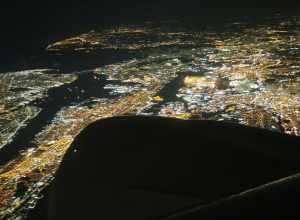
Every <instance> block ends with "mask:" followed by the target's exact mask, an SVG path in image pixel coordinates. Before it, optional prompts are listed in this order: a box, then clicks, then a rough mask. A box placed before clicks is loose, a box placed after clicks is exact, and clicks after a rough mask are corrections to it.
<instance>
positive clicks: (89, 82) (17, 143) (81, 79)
mask: <svg viewBox="0 0 300 220" xmlns="http://www.w3.org/2000/svg"><path fill="white" fill-rule="evenodd" d="M106 84H107V81H106V77H105V76H103V75H101V76H99V75H96V74H94V73H92V72H84V73H81V74H79V75H78V79H76V80H75V81H74V82H72V83H69V84H64V85H62V86H60V87H55V88H51V89H50V90H49V91H48V98H47V99H46V100H45V101H41V102H37V101H35V102H33V103H31V104H33V105H35V106H38V107H40V108H41V109H42V110H41V112H40V113H39V114H38V115H37V116H36V117H35V118H33V119H32V120H30V122H29V123H28V124H27V125H26V126H25V127H24V128H22V129H20V130H19V131H18V132H17V134H16V136H15V137H14V138H13V140H12V142H10V143H8V144H7V145H6V146H4V147H3V148H2V149H0V155H1V157H0V165H4V164H5V163H7V162H9V161H10V160H12V159H13V158H15V157H17V156H18V154H19V152H20V151H22V150H26V149H28V147H32V146H34V145H33V143H32V140H33V139H34V137H35V135H36V134H37V133H38V132H40V131H41V130H42V129H43V127H45V126H46V125H47V124H49V123H50V122H51V120H52V119H53V118H54V117H55V115H56V113H57V112H58V111H59V110H60V109H62V108H63V107H65V106H70V105H71V104H72V103H79V102H81V101H84V100H86V99H88V98H90V97H98V98H103V97H105V98H107V97H111V95H110V94H109V90H105V89H104V88H103V87H104V85H106Z"/></svg>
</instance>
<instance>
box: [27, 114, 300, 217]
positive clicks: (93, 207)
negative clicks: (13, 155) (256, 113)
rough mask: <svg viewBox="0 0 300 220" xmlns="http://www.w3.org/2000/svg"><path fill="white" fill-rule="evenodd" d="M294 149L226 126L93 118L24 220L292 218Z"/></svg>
mask: <svg viewBox="0 0 300 220" xmlns="http://www.w3.org/2000/svg"><path fill="white" fill-rule="evenodd" d="M299 144H300V139H299V137H295V136H289V135H284V134H280V133H277V132H271V131H268V130H264V129H258V128H253V127H246V126H241V125H238V124H231V123H221V122H213V121H193V120H187V121H186V120H178V119H171V118H161V117H141V116H140V117H114V118H109V119H104V120H100V121H98V122H95V123H93V124H91V125H89V126H88V127H87V128H86V129H85V130H83V131H82V132H81V133H80V134H79V135H78V136H77V137H76V139H75V140H74V142H73V144H72V145H71V147H70V148H69V149H68V151H67V153H66V155H65V157H64V159H63V162H62V164H61V166H60V168H59V170H58V172H57V174H56V176H55V180H54V182H53V183H52V185H51V188H50V189H48V190H50V193H48V196H47V197H46V198H45V199H44V200H43V202H41V203H40V204H39V206H38V208H36V209H35V211H34V212H33V213H31V215H30V219H35V218H36V219H41V218H42V219H50V220H51V219H55V220H60V219H74V220H76V219H92V218H95V217H97V218H99V219H100V218H101V219H102V218H104V219H119V218H126V219H138V220H141V219H185V220H187V219H216V218H221V217H222V218H224V217H231V218H238V219H253V218H255V219H261V218H267V219H283V218H284V219H285V218H286V217H290V218H295V217H299V216H300V212H299V209H298V207H297V204H298V202H297V201H298V198H299V195H300V191H299V187H298V185H299V177H298V174H297V173H298V172H299V171H300V164H299V156H298V155H299V147H298V146H299ZM293 174H296V175H294V176H293ZM287 177H288V178H287ZM46 210H47V211H46ZM45 211H46V212H45ZM45 215H48V218H46V217H45Z"/></svg>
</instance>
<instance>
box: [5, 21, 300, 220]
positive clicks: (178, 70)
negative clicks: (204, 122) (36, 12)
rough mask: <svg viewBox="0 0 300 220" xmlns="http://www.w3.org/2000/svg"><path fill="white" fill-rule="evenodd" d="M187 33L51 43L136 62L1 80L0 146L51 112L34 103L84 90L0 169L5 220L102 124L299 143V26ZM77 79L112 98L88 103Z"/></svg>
mask: <svg viewBox="0 0 300 220" xmlns="http://www.w3.org/2000/svg"><path fill="white" fill-rule="evenodd" d="M189 26H190V27H189V28H185V25H183V24H181V23H172V24H169V23H162V24H159V25H157V24H156V25H154V24H152V23H147V24H145V25H139V26H134V25H131V26H124V27H119V28H114V29H110V30H104V31H97V30H94V31H91V32H89V33H86V34H82V35H80V36H76V37H73V38H70V39H66V40H63V41H60V42H56V43H53V44H52V45H49V46H48V47H47V50H48V51H49V53H54V54H57V55H59V56H67V54H70V53H90V52H91V51H93V53H101V50H103V49H108V48H109V49H116V50H117V49H122V50H134V51H135V52H136V54H137V56H136V58H133V59H130V60H126V61H121V62H117V63H112V64H109V65H105V66H99V67H98V68H96V69H92V70H86V71H83V72H80V73H78V72H77V73H75V72H74V74H68V75H66V74H58V73H56V72H51V71H50V72H49V70H34V71H23V72H17V73H5V74H2V75H0V77H1V78H0V79H1V80H0V83H1V87H0V132H1V133H0V145H4V144H6V143H8V142H9V141H10V140H11V139H13V138H14V137H16V136H17V135H18V133H17V134H16V132H17V131H18V130H20V129H25V130H26V124H30V123H31V120H32V119H33V118H35V117H38V116H37V115H38V114H39V112H40V111H41V109H40V108H42V107H41V106H46V105H37V104H36V103H43V102H47V96H49V97H48V98H54V99H55V97H51V95H49V93H47V91H49V89H50V88H52V89H53V87H57V86H62V85H64V86H66V85H68V84H69V83H71V82H73V83H74V85H78V88H77V90H76V88H73V87H68V86H66V91H67V90H68V89H70V90H72V91H70V94H73V95H72V100H71V101H67V100H68V99H70V97H71V96H70V95H69V96H68V95H66V96H65V99H66V103H67V105H62V106H61V108H59V109H58V111H57V112H55V115H53V116H51V117H50V116H49V120H45V121H44V125H43V126H42V129H41V130H40V131H39V132H38V133H35V134H33V135H34V137H35V138H34V140H32V141H33V143H31V142H29V143H27V144H28V146H24V148H23V149H25V150H23V151H22V155H20V156H19V157H18V158H11V161H10V162H9V163H8V164H4V165H3V167H2V169H1V173H0V183H1V184H0V192H1V193H0V218H1V217H3V216H6V215H8V214H11V213H13V214H12V216H13V217H14V216H19V215H21V214H22V212H24V211H26V210H27V209H28V208H32V207H34V204H35V201H36V200H37V198H38V195H39V192H40V191H41V190H42V189H43V188H44V187H45V186H46V185H47V184H49V182H50V181H51V178H52V175H53V173H54V172H55V170H56V169H57V166H58V165H59V162H60V160H61V157H62V156H63V154H64V152H65V150H66V149H67V148H68V146H69V144H70V143H71V142H72V140H73V138H74V136H75V135H77V134H78V133H79V132H80V131H81V130H82V129H83V128H84V127H85V126H86V125H87V124H89V123H91V122H93V121H95V120H97V119H100V118H104V117H110V116H114V115H121V114H150V115H163V116H167V117H178V118H182V119H190V118H193V119H199V120H201V119H208V120H218V121H231V122H236V123H240V124H245V125H250V126H256V127H262V128H265V129H270V130H274V131H278V132H284V133H288V134H291V135H300V130H299V129H300V50H299V49H300V18H299V17H289V18H286V17H274V18H270V19H266V21H264V22H262V23H259V24H257V23H246V22H240V23H239V22H229V23H228V24H226V25H224V26H223V27H222V28H220V27H218V28H214V27H206V28H203V27H201V28H200V27H198V26H197V25H189ZM80 75H89V76H90V78H91V79H90V81H89V83H94V84H96V85H97V84H98V83H102V84H104V86H103V90H104V91H106V92H103V93H101V95H99V94H98V93H97V90H95V91H94V90H92V91H88V93H89V95H86V93H87V91H86V90H85V89H80V88H79V87H80V83H81V82H82V81H80V77H78V76H80ZM101 76H103V77H105V81H103V80H104V78H101ZM76 83H77V84H76ZM102 84H101V85H102ZM83 88H84V87H83ZM95 88H97V87H95ZM54 89H55V88H54ZM58 89H59V87H58ZM73 90H74V91H75V90H76V96H78V99H76V98H74V97H75V95H74V94H75V93H74V92H73ZM58 91H59V90H58ZM62 95H65V94H62ZM54 101H55V100H54ZM31 126H34V124H32V125H31ZM28 132H29V133H30V131H28ZM25 133H26V132H25ZM10 147H11V146H10ZM33 147H34V148H33ZM4 148H5V146H4ZM11 151H13V149H11ZM0 153H1V152H0ZM0 156H1V155H0ZM20 188H21V189H22V190H19V189H20ZM16 192H18V193H16ZM25 201H26V202H25ZM20 206H21V207H23V208H21V209H19V210H20V211H18V212H14V210H16V209H17V208H18V207H20Z"/></svg>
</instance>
